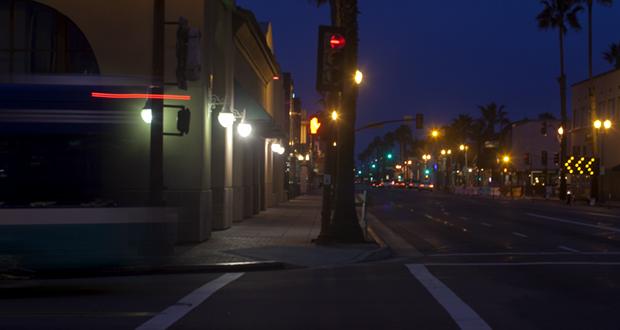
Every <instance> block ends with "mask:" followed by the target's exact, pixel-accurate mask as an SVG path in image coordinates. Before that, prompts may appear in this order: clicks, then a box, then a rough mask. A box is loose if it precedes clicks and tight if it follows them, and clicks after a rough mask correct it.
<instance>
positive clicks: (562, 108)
mask: <svg viewBox="0 0 620 330" xmlns="http://www.w3.org/2000/svg"><path fill="white" fill-rule="evenodd" d="M558 31H559V34H560V79H559V83H560V119H561V120H562V127H567V126H566V124H567V118H566V75H565V74H564V31H563V29H562V28H559V29H558ZM566 135H567V134H562V138H561V143H560V157H561V161H560V164H564V162H565V161H566V154H567V153H566V147H567V144H566V138H567V136H566ZM559 172H560V198H561V199H562V200H564V199H565V198H566V174H565V173H564V172H565V171H564V167H563V166H560V170H559Z"/></svg>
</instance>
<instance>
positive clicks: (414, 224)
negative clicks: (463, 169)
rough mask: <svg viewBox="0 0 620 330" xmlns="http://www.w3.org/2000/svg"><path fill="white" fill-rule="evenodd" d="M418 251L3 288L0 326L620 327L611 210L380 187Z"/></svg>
mask: <svg viewBox="0 0 620 330" xmlns="http://www.w3.org/2000/svg"><path fill="white" fill-rule="evenodd" d="M371 198H372V206H371V207H370V211H371V212H372V213H373V214H374V215H375V216H376V217H377V218H379V219H380V220H381V221H382V222H383V223H384V224H385V225H386V226H387V227H388V228H390V229H392V231H393V232H394V233H396V234H397V235H399V236H401V237H402V238H403V239H404V240H405V241H406V242H408V243H409V244H412V245H413V246H415V248H417V249H418V250H419V251H420V252H421V254H422V256H419V257H415V258H411V257H396V258H394V259H391V260H385V261H380V262H374V263H365V264H357V265H348V266H340V267H324V268H312V269H291V270H280V271H261V272H248V273H226V274H222V273H207V274H176V275H151V276H127V277H107V278H106V277H104V278H83V279H57V280H36V281H33V280H24V281H0V329H135V328H139V329H165V328H172V329H458V328H464V329H488V328H494V329H620V316H618V313H617V311H618V310H620V236H618V233H619V232H620V212H618V211H617V210H604V209H592V208H585V207H572V208H571V207H565V206H561V205H557V204H554V203H550V202H526V201H496V200H485V199H476V198H463V197H457V196H450V195H444V194H440V193H431V192H416V191H406V190H389V189H386V190H377V191H373V192H371Z"/></svg>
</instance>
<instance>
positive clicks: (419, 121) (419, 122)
mask: <svg viewBox="0 0 620 330" xmlns="http://www.w3.org/2000/svg"><path fill="white" fill-rule="evenodd" d="M415 128H416V129H424V115H423V114H421V113H418V114H416V115H415Z"/></svg>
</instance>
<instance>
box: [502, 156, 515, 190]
mask: <svg viewBox="0 0 620 330" xmlns="http://www.w3.org/2000/svg"><path fill="white" fill-rule="evenodd" d="M502 163H503V164H504V166H505V167H504V171H503V173H504V175H506V174H507V175H508V183H509V185H508V189H510V198H512V197H513V196H512V177H511V175H510V170H509V167H510V166H509V164H510V156H509V155H504V156H502ZM502 181H504V180H502Z"/></svg>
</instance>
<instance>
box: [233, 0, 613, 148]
mask: <svg viewBox="0 0 620 330" xmlns="http://www.w3.org/2000/svg"><path fill="white" fill-rule="evenodd" d="M237 4H238V5H240V6H243V7H245V8H248V9H251V10H252V11H254V12H255V14H256V17H257V19H258V20H259V21H271V22H272V24H273V29H274V44H275V52H276V56H277V58H278V61H279V62H280V65H281V67H282V69H283V70H284V71H290V72H292V74H293V78H294V80H295V87H296V92H297V95H298V96H300V97H301V98H302V101H303V105H304V108H305V109H307V110H308V112H309V113H313V112H315V111H317V110H319V105H318V103H317V101H318V100H319V99H320V96H319V95H318V94H317V93H316V92H315V90H314V84H315V75H316V73H315V70H316V44H317V40H316V38H317V26H318V25H320V24H328V23H329V9H328V6H324V7H321V8H318V9H317V8H316V6H313V5H311V4H310V3H309V1H307V0H238V1H237ZM359 6H360V12H361V13H360V16H359V22H360V54H359V63H360V67H361V69H362V71H363V72H364V73H365V83H364V85H363V86H362V88H361V90H360V98H359V105H358V119H357V126H360V125H363V124H366V123H370V122H374V121H380V120H386V119H398V118H402V116H404V115H407V114H415V113H417V112H421V113H424V114H425V125H426V127H429V126H431V125H433V124H436V125H441V124H444V123H447V122H449V121H450V119H451V118H453V117H454V116H455V115H456V114H458V113H469V114H472V115H474V116H477V114H478V110H477V107H476V106H477V105H482V104H486V103H489V102H492V101H494V102H497V103H499V104H504V105H506V110H507V111H508V113H509V116H510V118H511V119H513V120H518V119H522V118H524V117H527V116H530V117H535V116H536V115H537V114H539V113H541V112H551V113H554V114H556V115H558V116H559V112H560V101H559V87H558V84H557V82H556V77H558V75H559V50H558V34H557V31H540V30H539V29H538V27H537V25H536V20H535V17H536V15H537V14H538V12H539V11H540V10H541V8H542V5H541V4H540V3H539V1H536V0H468V1H463V0H448V1H414V0H406V1H405V0H402V1H397V0H384V1H378V0H359ZM580 18H581V23H582V26H583V29H582V31H580V32H573V31H571V32H570V33H569V35H568V37H567V40H566V61H567V62H566V66H567V67H566V74H567V77H568V83H569V85H570V84H573V83H575V82H578V81H580V80H583V79H585V78H586V77H587V33H586V29H585V28H586V24H587V21H586V15H585V11H584V12H583V13H582V15H581V16H580ZM618 41H620V1H619V3H616V4H615V6H613V7H612V8H606V7H601V6H598V5H597V6H595V10H594V73H595V74H597V73H601V72H604V71H607V70H609V69H610V68H611V66H610V65H609V64H608V63H606V62H604V60H603V59H602V55H601V53H602V52H603V51H604V50H605V49H606V48H607V46H608V45H609V43H611V42H618ZM569 102H570V94H569ZM569 105H570V103H569ZM569 109H570V108H569ZM569 114H570V110H569ZM393 128H394V127H386V128H385V129H383V130H369V131H366V132H364V133H360V134H359V135H358V136H357V140H358V141H357V146H358V149H359V148H362V147H364V146H365V145H366V144H367V143H368V141H369V140H370V139H372V137H374V136H375V135H379V134H383V132H384V131H386V130H387V129H393Z"/></svg>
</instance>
